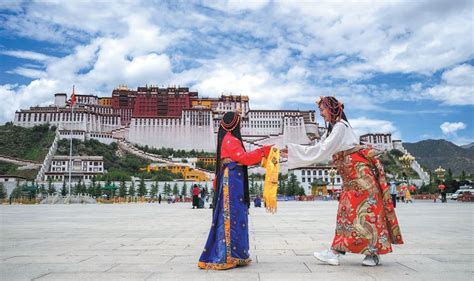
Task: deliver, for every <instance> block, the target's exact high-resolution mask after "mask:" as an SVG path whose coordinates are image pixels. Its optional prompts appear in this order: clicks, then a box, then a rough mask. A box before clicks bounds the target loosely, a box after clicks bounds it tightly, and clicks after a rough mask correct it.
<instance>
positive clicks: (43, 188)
mask: <svg viewBox="0 0 474 281" xmlns="http://www.w3.org/2000/svg"><path fill="white" fill-rule="evenodd" d="M39 193H41V194H43V195H46V186H44V183H42V184H41V185H40V188H39Z"/></svg>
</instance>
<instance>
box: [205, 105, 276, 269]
mask: <svg viewBox="0 0 474 281" xmlns="http://www.w3.org/2000/svg"><path fill="white" fill-rule="evenodd" d="M270 149H271V146H263V147H260V148H257V149H255V150H253V151H250V152H246V151H245V149H244V146H243V142H242V137H241V134H240V115H239V114H238V113H235V112H227V113H226V114H224V116H223V117H222V119H221V122H220V124H219V132H218V135H217V151H216V154H217V158H216V181H215V183H216V186H215V187H214V188H215V192H214V198H213V203H212V205H213V207H214V208H213V209H212V226H211V229H210V231H209V236H208V238H207V242H206V245H205V246H204V251H203V252H202V255H201V257H200V258H199V262H198V266H199V267H200V268H202V269H216V270H219V269H229V268H234V267H236V266H238V265H240V266H242V265H247V264H249V263H250V262H251V261H252V260H251V258H250V253H249V232H248V208H249V206H250V196H249V182H248V170H247V166H249V165H254V164H257V163H260V162H261V161H262V158H263V157H265V156H268V154H269V152H270Z"/></svg>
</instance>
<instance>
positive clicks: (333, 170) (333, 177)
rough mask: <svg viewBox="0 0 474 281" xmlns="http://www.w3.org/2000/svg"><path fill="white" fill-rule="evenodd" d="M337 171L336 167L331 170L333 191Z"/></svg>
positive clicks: (330, 176)
mask: <svg viewBox="0 0 474 281" xmlns="http://www.w3.org/2000/svg"><path fill="white" fill-rule="evenodd" d="M336 174H337V171H336V169H334V168H331V169H330V170H329V180H330V181H331V186H332V192H334V180H335V179H336Z"/></svg>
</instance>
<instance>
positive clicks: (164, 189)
mask: <svg viewBox="0 0 474 281" xmlns="http://www.w3.org/2000/svg"><path fill="white" fill-rule="evenodd" d="M163 192H164V193H165V195H169V194H170V193H171V186H170V185H169V184H168V183H165V186H164V188H163Z"/></svg>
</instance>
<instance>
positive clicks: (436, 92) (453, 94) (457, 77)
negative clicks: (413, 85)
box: [421, 64, 474, 105]
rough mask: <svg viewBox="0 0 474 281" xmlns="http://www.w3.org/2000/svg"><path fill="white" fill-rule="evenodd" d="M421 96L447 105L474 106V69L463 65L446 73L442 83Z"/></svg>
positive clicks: (425, 91) (426, 90)
mask: <svg viewBox="0 0 474 281" xmlns="http://www.w3.org/2000/svg"><path fill="white" fill-rule="evenodd" d="M421 96H423V97H425V98H430V99H434V100H439V101H442V102H443V103H444V104H446V105H474V67H473V66H472V65H469V64H463V65H460V66H456V67H454V68H453V69H451V70H447V71H445V72H444V73H443V75H442V82H441V83H440V84H438V85H436V86H433V87H430V88H427V89H425V90H424V91H423V92H422V93H421Z"/></svg>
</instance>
